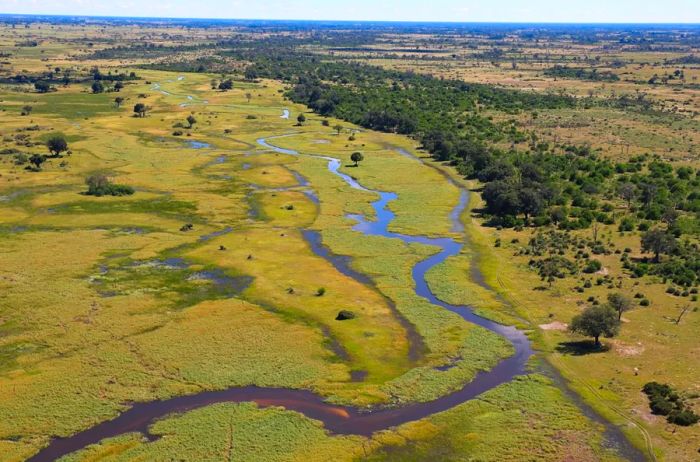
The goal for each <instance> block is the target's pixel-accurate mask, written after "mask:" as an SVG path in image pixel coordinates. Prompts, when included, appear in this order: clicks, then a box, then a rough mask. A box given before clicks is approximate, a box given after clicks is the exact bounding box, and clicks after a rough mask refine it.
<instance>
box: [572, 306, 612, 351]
mask: <svg viewBox="0 0 700 462" xmlns="http://www.w3.org/2000/svg"><path fill="white" fill-rule="evenodd" d="M569 330H570V331H571V332H574V333H577V334H581V335H585V336H588V337H593V339H594V340H595V344H596V346H598V347H599V346H600V337H601V336H603V337H607V338H611V337H614V336H616V335H617V334H618V333H619V331H620V320H619V319H618V317H617V313H616V312H615V310H614V309H613V308H612V307H610V306H608V305H596V306H591V307H588V308H586V309H585V310H584V311H583V313H581V314H579V315H578V316H574V319H573V320H572V321H571V325H570V326H569Z"/></svg>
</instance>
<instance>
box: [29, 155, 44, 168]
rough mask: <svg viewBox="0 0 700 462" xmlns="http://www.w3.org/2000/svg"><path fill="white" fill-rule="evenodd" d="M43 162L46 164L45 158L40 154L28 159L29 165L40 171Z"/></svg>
mask: <svg viewBox="0 0 700 462" xmlns="http://www.w3.org/2000/svg"><path fill="white" fill-rule="evenodd" d="M44 162H46V156H42V155H41V154H32V156H31V157H30V158H29V163H30V164H32V165H34V167H35V168H36V170H41V164H43V163H44Z"/></svg>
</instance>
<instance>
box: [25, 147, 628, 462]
mask: <svg viewBox="0 0 700 462" xmlns="http://www.w3.org/2000/svg"><path fill="white" fill-rule="evenodd" d="M271 139H272V138H269V139H260V140H258V143H259V144H260V145H261V146H263V147H265V148H267V149H269V150H273V151H275V152H278V153H282V154H289V155H295V156H297V155H300V154H299V153H297V152H296V151H292V150H288V149H283V148H280V147H277V146H274V145H273V144H271V143H270V141H269V140H271ZM311 157H315V158H319V159H323V160H325V161H327V162H328V170H329V172H330V173H332V174H334V175H336V176H338V177H339V178H341V179H342V180H343V181H344V182H345V183H346V184H347V185H349V186H350V187H352V188H354V189H357V190H362V191H367V192H372V193H375V194H377V195H378V196H379V199H378V200H377V201H375V202H374V203H373V204H372V206H373V208H374V211H375V213H376V217H375V219H374V220H370V219H368V218H367V217H364V216H361V215H352V216H350V217H351V218H352V219H354V220H355V221H357V224H356V225H355V226H354V228H353V229H354V230H356V231H357V232H360V233H363V234H365V235H368V236H383V237H386V238H390V239H399V240H401V241H403V242H406V243H420V244H425V245H429V246H432V247H434V248H436V249H438V252H437V253H435V254H433V255H432V256H430V257H428V258H426V259H425V260H423V261H420V262H419V263H417V264H416V265H415V266H414V267H413V269H412V274H413V279H414V282H415V292H416V294H417V295H418V296H420V297H423V298H424V299H426V300H427V301H429V302H430V303H432V304H433V305H435V306H437V307H440V308H442V309H446V310H449V311H451V312H453V313H456V314H457V315H459V316H461V317H462V318H463V319H465V320H466V321H468V322H470V323H473V324H477V325H479V326H481V327H484V328H486V329H488V330H490V331H492V332H494V333H496V334H498V335H500V336H501V337H503V338H505V339H506V340H507V341H509V342H510V343H511V344H512V345H513V347H514V351H515V352H514V354H513V355H512V356H510V357H508V358H506V359H504V360H502V361H501V362H499V363H498V364H497V365H496V366H495V367H494V368H493V369H491V370H490V371H488V372H480V373H478V374H477V375H476V377H475V378H474V379H473V380H472V381H471V382H469V383H467V384H466V385H464V387H463V388H461V389H460V390H458V391H455V392H453V393H451V394H448V395H446V396H443V397H441V398H438V399H436V400H434V401H430V402H425V403H413V404H408V405H405V406H402V407H398V408H381V409H375V410H371V411H368V410H366V409H363V410H360V409H356V408H353V407H346V406H337V405H332V404H329V403H326V402H325V401H324V399H323V398H322V397H321V396H318V395H316V394H314V393H312V392H311V391H307V390H293V389H284V388H262V387H254V386H248V387H233V388H229V389H226V390H222V391H209V392H202V393H197V394H194V395H188V396H179V397H175V398H171V399H167V400H162V401H153V402H147V403H135V404H134V405H133V406H132V407H131V408H130V409H128V410H127V411H125V412H123V413H122V414H120V415H119V416H118V417H116V418H115V419H113V420H110V421H106V422H103V423H100V424H98V425H96V426H94V427H92V428H90V429H88V430H85V431H82V432H80V433H77V434H75V435H73V436H70V437H67V438H57V439H54V440H52V441H51V443H50V444H49V445H48V446H47V447H46V448H44V449H43V450H41V451H40V452H39V453H37V454H36V455H35V456H33V457H31V458H30V459H29V461H31V462H41V461H52V460H55V459H57V458H60V457H61V456H63V455H66V454H70V453H72V452H74V451H77V450H80V449H83V448H85V447H87V446H88V445H91V444H95V443H98V442H100V441H101V440H103V439H105V438H110V437H115V436H118V435H122V434H125V433H129V432H140V433H143V434H144V435H146V437H148V438H149V439H151V440H152V439H155V437H154V436H153V435H151V434H150V433H149V426H150V425H151V424H153V423H154V422H155V421H156V420H157V419H159V418H162V417H164V416H167V415H169V414H172V413H181V412H186V411H189V410H193V409H197V408H200V407H203V406H207V405H211V404H215V403H222V402H250V401H252V402H255V403H257V405H258V406H260V407H270V406H281V407H284V408H286V409H289V410H293V411H297V412H300V413H302V414H304V415H305V416H307V417H309V418H312V419H317V420H319V421H321V422H323V424H324V426H325V428H326V429H328V430H329V431H330V432H333V433H335V434H353V435H364V436H369V435H371V434H373V433H374V432H376V431H379V430H384V429H388V428H390V427H394V426H397V425H401V424H404V423H406V422H410V421H414V420H418V419H422V418H424V417H427V416H430V415H432V414H435V413H438V412H442V411H445V410H448V409H450V408H453V407H455V406H457V405H459V404H461V403H464V402H466V401H468V400H470V399H473V398H474V397H476V396H478V395H480V394H482V393H484V392H486V391H488V390H491V389H493V388H494V387H497V386H499V385H501V384H504V383H506V382H509V381H510V380H512V379H513V378H514V377H516V376H518V375H522V374H525V373H526V372H527V363H528V360H529V359H530V357H531V356H532V355H533V350H532V348H531V345H530V342H529V340H528V338H527V336H526V335H525V334H524V333H523V332H522V331H519V330H517V329H516V328H514V327H509V326H504V325H501V324H498V323H495V322H493V321H490V320H488V319H485V318H482V317H480V316H477V315H476V314H474V313H473V311H472V310H471V309H470V308H469V307H466V306H455V305H450V304H448V303H445V302H443V301H442V300H440V299H438V298H437V297H436V296H435V295H434V294H433V293H432V292H431V290H430V287H429V286H428V284H427V282H426V279H425V275H426V273H427V272H428V271H429V270H430V269H431V268H433V267H435V266H436V265H439V264H440V263H442V262H444V261H445V260H446V259H447V258H449V257H451V256H454V255H458V254H459V253H460V251H461V250H462V247H463V245H464V243H463V242H461V241H459V240H456V239H453V238H450V237H443V238H434V237H425V236H410V235H404V234H398V233H394V232H391V231H389V230H388V228H389V225H390V224H391V222H392V221H393V220H394V218H395V216H394V214H393V213H392V212H391V210H389V208H388V204H389V203H390V202H391V201H393V200H396V199H397V195H396V194H394V193H391V192H383V191H373V190H370V189H367V188H366V187H364V186H363V185H361V184H360V183H359V182H358V181H357V180H355V179H354V178H352V177H350V176H349V175H346V174H344V173H342V172H341V171H340V167H341V161H340V160H338V159H335V158H333V157H327V156H311ZM468 197H469V196H468V193H467V191H465V190H462V194H461V198H460V201H459V203H458V204H457V206H456V207H455V208H454V210H453V211H452V213H451V214H450V218H451V221H452V225H453V230H454V231H457V232H461V231H463V225H462V223H461V221H460V219H459V217H460V215H461V214H462V212H463V211H464V210H465V208H466V206H467V203H468ZM305 236H306V237H307V239H309V236H311V234H308V233H305ZM310 244H311V247H312V249H313V250H314V251H315V252H316V253H317V254H318V255H319V256H321V257H323V258H326V259H327V260H329V261H331V263H334V265H335V266H336V267H337V268H339V269H340V270H342V271H344V272H346V271H347V272H349V273H350V274H351V275H353V277H356V278H359V279H362V278H365V279H363V280H364V281H365V282H366V281H367V279H366V276H363V275H361V274H359V273H354V272H353V271H354V270H351V269H350V268H349V266H348V265H347V261H345V260H338V259H337V258H335V259H334V258H332V255H331V254H330V253H329V252H328V251H327V249H325V248H322V246H321V244H320V242H319V241H318V239H316V241H315V242H310ZM339 261H342V262H343V263H339ZM625 441H626V440H625ZM633 460H636V459H633Z"/></svg>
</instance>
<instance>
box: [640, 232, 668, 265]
mask: <svg viewBox="0 0 700 462" xmlns="http://www.w3.org/2000/svg"><path fill="white" fill-rule="evenodd" d="M675 248H676V238H675V237H673V235H672V234H670V233H669V232H668V231H664V230H662V229H659V228H655V229H650V230H649V231H647V232H646V233H644V234H643V235H642V251H644V252H652V253H653V254H654V261H655V262H657V263H658V262H659V257H660V256H661V254H662V253H663V254H667V253H669V252H671V251H672V250H673V249H675Z"/></svg>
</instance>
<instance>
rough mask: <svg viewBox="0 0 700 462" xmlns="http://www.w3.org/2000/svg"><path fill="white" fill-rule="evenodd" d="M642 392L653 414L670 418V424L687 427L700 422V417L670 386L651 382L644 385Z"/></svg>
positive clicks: (668, 419)
mask: <svg viewBox="0 0 700 462" xmlns="http://www.w3.org/2000/svg"><path fill="white" fill-rule="evenodd" d="M642 391H643V392H644V393H645V394H646V395H647V397H648V398H649V408H650V409H651V412H652V413H654V414H656V415H665V416H668V417H667V418H666V420H667V421H668V422H669V423H672V424H675V425H682V426H686V427H687V426H690V425H695V424H696V423H698V422H699V421H700V416H698V415H697V414H696V413H695V412H693V410H692V409H689V408H688V407H686V405H685V402H684V401H683V399H682V398H681V397H680V395H679V394H678V393H676V391H675V390H674V389H673V388H671V387H670V386H669V385H666V384H663V383H658V382H649V383H647V384H646V385H644V387H643V388H642Z"/></svg>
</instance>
